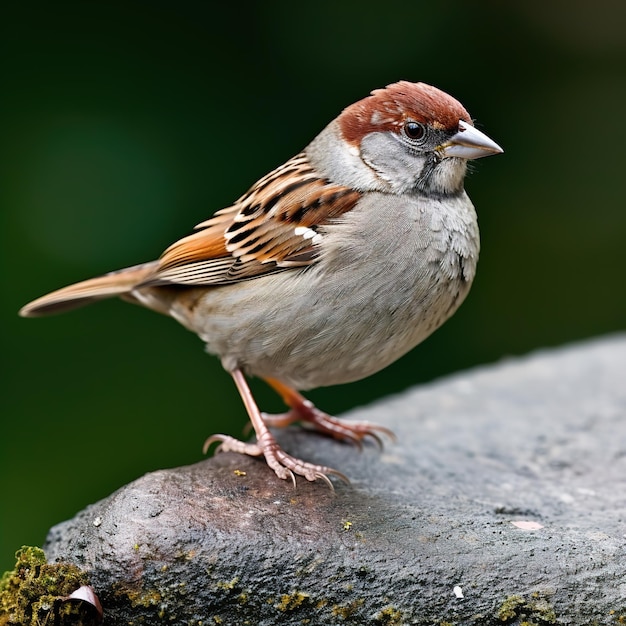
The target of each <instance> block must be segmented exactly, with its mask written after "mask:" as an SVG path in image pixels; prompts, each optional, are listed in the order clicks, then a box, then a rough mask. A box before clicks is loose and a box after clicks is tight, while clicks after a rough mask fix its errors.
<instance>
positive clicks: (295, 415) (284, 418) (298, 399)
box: [262, 378, 395, 448]
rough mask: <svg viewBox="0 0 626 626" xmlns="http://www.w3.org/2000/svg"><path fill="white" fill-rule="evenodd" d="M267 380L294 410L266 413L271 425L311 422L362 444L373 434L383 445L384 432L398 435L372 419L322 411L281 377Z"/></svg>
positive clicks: (318, 428) (321, 430)
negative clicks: (344, 417)
mask: <svg viewBox="0 0 626 626" xmlns="http://www.w3.org/2000/svg"><path fill="white" fill-rule="evenodd" d="M264 380H265V382H266V383H267V384H268V385H270V387H272V388H273V389H274V390H275V391H276V392H277V393H278V395H279V396H280V397H281V398H282V399H283V402H284V403H285V404H286V405H287V406H288V407H289V408H290V411H288V412H287V413H283V414H281V415H268V414H267V413H263V414H262V418H263V421H264V422H265V424H266V425H267V426H287V425H289V424H292V423H294V422H308V423H309V424H311V425H312V426H313V427H314V428H315V429H316V430H319V431H320V432H323V433H325V434H327V435H330V436H331V437H334V438H335V439H342V440H344V441H350V442H352V443H354V444H356V445H357V446H358V447H359V448H360V447H362V441H363V439H365V438H366V437H371V438H372V439H373V440H374V441H375V442H376V443H377V444H378V446H379V447H381V448H382V440H381V438H380V435H386V436H387V437H389V438H390V439H392V440H394V439H395V435H394V434H393V432H391V431H390V430H389V429H388V428H385V427H384V426H377V425H376V424H371V423H370V422H350V421H347V420H340V419H337V418H336V417H333V416H332V415H328V414H327V413H324V412H323V411H320V410H319V409H318V408H316V407H315V405H314V404H313V403H312V402H311V401H310V400H307V399H306V398H305V397H304V396H303V395H301V394H300V393H298V392H297V391H296V390H295V389H292V388H291V387H289V386H288V385H285V384H284V383H282V382H281V381H280V380H276V379H275V378H265V379H264Z"/></svg>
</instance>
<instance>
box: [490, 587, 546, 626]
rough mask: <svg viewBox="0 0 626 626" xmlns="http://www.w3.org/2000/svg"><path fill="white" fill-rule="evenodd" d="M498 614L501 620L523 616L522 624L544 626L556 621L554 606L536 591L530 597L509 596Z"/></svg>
mask: <svg viewBox="0 0 626 626" xmlns="http://www.w3.org/2000/svg"><path fill="white" fill-rule="evenodd" d="M496 616H497V618H498V619H499V620H500V621H501V622H510V621H512V620H514V619H516V618H521V620H522V621H521V622H520V626H543V625H544V624H554V623H555V622H556V612H555V611H554V608H553V607H552V605H551V604H550V603H549V602H548V601H547V599H546V598H544V597H542V596H541V595H540V594H538V593H534V594H533V595H532V596H531V597H530V598H523V597H522V596H518V595H513V596H509V597H508V598H506V600H504V602H503V603H502V604H501V605H500V608H499V609H498V612H497V614H496Z"/></svg>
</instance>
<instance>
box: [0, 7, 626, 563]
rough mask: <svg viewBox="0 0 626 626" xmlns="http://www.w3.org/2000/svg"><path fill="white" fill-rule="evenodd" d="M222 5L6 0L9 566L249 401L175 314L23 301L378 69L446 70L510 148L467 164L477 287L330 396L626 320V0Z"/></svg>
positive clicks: (203, 198) (190, 218)
mask: <svg viewBox="0 0 626 626" xmlns="http://www.w3.org/2000/svg"><path fill="white" fill-rule="evenodd" d="M217 6H218V5H215V4H214V3H209V2H197V3H192V2H176V3H175V2H101V1H94V2H66V1H64V0H60V1H58V2H54V3H50V2H43V1H37V0H35V1H32V2H19V3H18V2H14V3H4V6H3V8H2V9H0V64H1V67H0V79H1V83H0V90H1V92H0V137H1V139H0V219H1V230H0V237H1V238H2V241H1V245H0V253H1V254H2V263H1V268H2V271H1V277H2V307H1V308H0V316H1V325H0V328H1V329H2V330H1V333H2V335H1V342H2V343H1V350H2V353H1V354H2V361H3V373H2V376H1V377H0V385H1V386H2V415H3V420H2V435H1V437H0V463H1V471H0V493H1V494H2V515H1V516H0V524H1V528H0V571H1V570H3V569H8V568H10V567H11V566H12V565H13V553H14V551H15V550H16V549H17V548H18V547H19V546H21V545H22V544H24V543H25V544H41V543H42V542H43V540H44V538H45V534H46V531H47V529H48V528H49V527H50V526H51V525H53V524H55V523H56V522H59V521H61V520H63V519H66V518H69V517H71V516H73V515H74V514H75V513H76V512H77V511H78V510H80V509H82V508H83V507H84V506H86V505H87V504H89V503H90V502H93V501H96V500H98V499H100V498H102V497H104V496H106V495H108V494H109V493H110V492H112V491H113V490H115V489H116V488H118V487H120V486H121V485H123V484H124V483H127V482H129V481H131V480H133V479H134V478H136V477H138V476H140V475H141V474H143V473H145V472H148V471H151V470H155V469H158V468H165V467H171V466H176V465H180V464H188V463H193V462H196V461H198V460H200V459H201V458H202V454H201V446H202V443H203V441H204V439H205V438H206V437H207V436H208V435H210V434H212V433H214V432H223V431H226V432H229V433H232V434H239V433H240V432H241V429H242V427H243V426H244V424H245V421H246V418H245V414H244V410H243V407H242V406H241V403H240V401H239V398H238V396H237V393H236V391H235V389H234V386H233V385H232V384H231V382H230V380H229V377H228V376H227V375H226V374H225V373H224V372H223V371H222V370H221V366H220V365H219V363H218V361H217V360H216V359H214V358H210V357H208V356H206V355H205V354H204V352H203V347H202V344H201V343H200V341H199V340H198V339H197V338H196V337H195V336H193V335H191V334H190V333H188V332H187V331H185V330H184V329H182V328H181V327H179V326H178V325H177V324H176V323H175V322H173V321H172V320H169V319H166V318H164V317H160V316H158V315H156V314H154V313H151V312H148V311H145V310H142V309H140V308H138V307H133V306H130V305H128V304H124V303H121V302H116V301H115V302H114V301H112V302H105V303H102V304H99V305H98V306H93V307H90V308H86V309H82V310H80V311H76V312H74V313H71V314H67V315H63V316H59V317H54V318H47V319H42V320H24V319H20V318H18V317H17V310H18V308H19V307H20V306H21V305H23V304H24V303H26V302H27V301H29V300H31V299H33V298H34V297H36V296H39V295H42V294H43V293H45V292H47V291H49V290H51V289H54V288H57V287H60V286H63V285H65V284H68V283H70V282H73V281H76V280H79V279H82V278H87V277H90V276H92V275H96V274H99V273H102V272H106V271H109V270H113V269H117V268H120V267H124V266H126V265H131V264H135V263H138V262H141V261H145V260H151V259H153V258H155V257H156V256H158V254H159V253H160V252H161V251H162V250H163V249H164V248H165V247H166V246H167V245H168V244H169V243H171V242H172V241H173V240H175V239H177V238H179V237H180V236H183V235H185V234H186V233H188V232H189V230H190V229H191V227H192V226H193V225H195V224H196V223H198V222H200V221H202V220H204V219H206V218H207V217H208V216H209V215H210V214H211V213H212V212H213V211H214V210H216V209H218V208H220V207H223V206H226V205H227V204H228V203H230V202H231V201H232V200H234V199H235V198H237V197H238V196H239V195H240V194H241V193H242V192H243V191H245V190H246V189H247V188H248V186H249V185H251V184H252V183H253V182H254V181H255V180H256V179H257V178H259V177H260V176H261V175H263V174H265V173H266V172H267V171H269V170H270V169H271V168H273V167H275V166H276V165H278V164H280V163H281V162H283V161H284V160H285V159H287V158H288V157H290V156H292V155H293V154H295V153H296V152H298V151H299V150H300V149H301V148H302V147H304V145H306V143H308V141H309V140H310V139H312V138H313V136H314V135H315V134H316V133H317V132H318V131H319V130H321V128H322V127H323V126H324V125H325V124H326V123H327V122H329V121H330V120H331V119H332V118H334V117H335V116H336V115H337V114H338V113H339V112H340V111H341V109H342V108H343V107H344V106H346V105H348V104H349V103H351V102H353V101H355V100H357V99H359V98H361V97H364V96H365V95H366V94H367V93H368V92H369V91H370V90H371V89H373V88H376V87H381V86H384V85H385V84H388V83H390V82H394V81H396V80H398V79H408V80H414V81H419V80H421V81H426V82H430V83H432V84H435V85H437V86H439V87H441V88H443V89H444V90H446V91H448V92H450V93H451V94H453V95H454V96H456V97H458V98H459V99H460V100H461V101H462V102H463V103H464V104H465V106H466V107H467V108H468V109H469V111H470V113H471V114H472V115H473V116H475V118H476V119H477V123H478V127H479V128H481V129H482V130H484V131H485V132H486V133H487V134H488V135H489V136H491V137H492V138H493V139H494V140H495V141H497V142H498V143H500V144H501V145H502V146H503V147H504V148H505V151H506V153H505V155H504V156H498V157H496V158H492V159H485V160H482V161H479V162H478V163H477V164H476V166H475V168H474V169H475V171H474V173H473V174H472V175H471V176H470V177H469V179H468V181H467V188H468V191H469V193H470V196H471V197H472V199H473V200H474V202H475V204H476V206H477V208H478V212H479V216H480V224H481V232H482V241H483V249H482V256H481V261H480V264H479V271H478V277H477V280H476V282H475V284H474V288H473V291H472V293H471V294H470V297H469V299H468V300H467V302H466V303H465V304H464V306H463V307H462V308H461V310H460V312H459V313H458V314H457V315H456V316H455V317H454V318H453V320H452V321H450V322H449V323H448V324H446V325H445V326H444V328H443V329H441V330H440V331H439V332H438V333H436V334H435V335H434V336H433V337H432V338H430V339H429V340H427V341H426V342H425V343H424V344H423V345H422V346H421V347H419V348H417V349H416V350H414V351H413V352H412V353H411V354H410V355H408V356H407V357H405V358H404V359H402V360H401V361H399V362H398V363H396V364H394V365H393V366H391V367H389V368H388V369H387V370H386V371H384V372H382V373H380V374H379V375H377V376H374V377H372V378H371V379H368V380H366V381H363V382H360V383H354V384H352V385H347V386H343V387H338V388H330V389H322V390H318V391H316V392H314V393H312V394H310V395H311V397H312V399H313V400H314V401H316V402H317V403H318V404H320V405H321V406H323V407H324V408H325V409H326V410H328V411H331V412H335V413H341V412H343V411H346V410H348V409H350V408H351V407H354V406H357V405H362V404H366V403H368V402H370V401H373V400H374V399H376V398H380V397H382V396H384V395H386V394H389V393H393V392H399V391H401V390H402V389H405V388H406V387H408V386H410V385H414V384H419V383H424V382H426V381H428V380H431V379H433V378H435V377H438V376H441V375H443V374H446V373H448V372H451V371H455V370H459V369H462V368H467V367H471V366H474V365H477V364H481V363H487V362H493V361H497V360H498V359H501V358H503V357H507V356H510V355H517V354H523V353H525V352H528V351H530V350H533V349H536V348H539V347H546V346H556V345H560V344H564V343H567V342H571V341H575V340H578V339H581V338H587V337H592V336H596V335H601V334H603V333H607V332H611V331H619V330H623V329H624V326H625V323H626V293H625V289H624V270H625V268H626V210H625V206H624V204H625V203H624V177H625V171H626V170H625V167H624V163H625V157H624V149H625V147H626V124H625V123H624V110H625V104H624V103H625V102H626V37H625V36H624V32H625V25H626V19H625V18H626V5H625V4H624V3H623V2H618V1H616V2H608V1H607V0H600V1H596V2H593V3H588V2H586V1H584V0H579V1H578V2H567V3H566V2H563V1H560V2H552V3H548V2H525V3H517V6H516V5H515V3H499V2H475V3H469V2H461V1H456V2H455V1H449V2H440V3H435V2H428V3H425V2H419V1H417V0H414V1H412V2H400V1H398V0H388V1H387V2H384V3H383V4H380V3H375V2H368V1H367V0H362V1H360V2H358V3H357V2H343V3H337V2H328V1H326V0H324V1H319V2H316V3H314V4H313V5H309V4H306V3H294V2H293V1H284V0H283V1H275V2H266V3H257V4H256V5H251V6H249V7H248V8H246V9H244V8H242V7H241V6H240V5H239V3H223V4H220V5H219V10H218V9H217V8H216V7H217ZM254 389H255V391H256V392H257V394H258V400H259V403H260V404H261V405H262V406H263V408H265V409H267V410H278V409H280V408H281V407H280V403H279V401H278V400H277V399H276V398H275V397H274V396H273V394H272V393H271V392H270V391H268V390H266V389H265V388H264V387H262V386H259V385H255V386H254ZM502 417H503V419H506V416H502Z"/></svg>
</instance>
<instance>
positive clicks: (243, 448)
mask: <svg viewBox="0 0 626 626" xmlns="http://www.w3.org/2000/svg"><path fill="white" fill-rule="evenodd" d="M231 376H232V377H233V380H234V381H235V385H237V389H238V390H239V394H240V395H241V399H242V400H243V403H244V405H245V407H246V411H247V412H248V415H249V417H250V422H251V424H252V428H254V432H255V433H256V438H257V440H256V443H245V442H243V441H240V440H239V439H235V438H234V437H230V436H228V435H213V436H211V437H209V438H208V439H207V440H206V441H205V443H204V452H205V454H206V452H207V450H208V449H209V446H210V445H211V444H212V443H214V442H216V441H218V442H220V446H219V448H218V450H220V451H222V452H239V453H240V454H247V455H249V456H261V455H263V456H264V457H265V460H266V461H267V464H268V465H269V466H270V467H271V468H272V469H273V470H274V472H275V473H276V475H277V476H278V477H279V478H282V479H283V480H286V479H287V478H291V480H292V481H293V484H294V486H295V484H296V478H295V475H296V474H297V475H298V476H304V477H305V478H306V479H307V480H311V481H313V480H317V479H318V478H319V479H321V480H323V481H325V482H326V483H327V484H328V485H329V486H330V487H331V489H332V483H331V482H330V479H329V476H336V477H337V478H339V479H340V480H343V481H344V482H346V483H348V482H349V481H348V479H347V478H346V477H345V476H344V475H343V474H342V473H341V472H338V471H337V470H334V469H332V468H330V467H326V466H324V465H315V464H313V463H306V462H305V461H301V460H300V459H296V458H295V457H292V456H290V455H289V454H287V453H286V452H285V451H284V450H283V449H282V448H281V447H280V446H279V445H278V442H277V441H276V439H275V438H274V435H272V433H271V432H270V431H269V429H268V427H267V425H266V424H265V422H264V421H263V417H262V416H261V412H260V411H259V408H258V407H257V405H256V402H255V401H254V398H253V397H252V392H251V391H250V387H249V386H248V383H247V381H246V379H245V377H244V375H243V372H242V371H241V370H240V369H236V370H233V371H232V372H231Z"/></svg>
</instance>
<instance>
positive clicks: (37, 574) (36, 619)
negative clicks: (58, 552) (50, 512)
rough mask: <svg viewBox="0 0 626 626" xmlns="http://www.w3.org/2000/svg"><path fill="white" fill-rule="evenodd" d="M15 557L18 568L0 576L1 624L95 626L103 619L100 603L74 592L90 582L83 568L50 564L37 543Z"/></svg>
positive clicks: (23, 549) (25, 547)
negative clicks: (96, 604) (96, 603)
mask: <svg viewBox="0 0 626 626" xmlns="http://www.w3.org/2000/svg"><path fill="white" fill-rule="evenodd" d="M15 558H16V563H15V569H13V570H12V571H9V572H5V573H4V575H3V576H2V578H1V579H0V626H5V625H8V624H11V625H17V626H40V625H41V624H55V625H58V626H67V625H69V624H72V625H75V626H79V625H81V626H92V625H95V624H98V623H99V622H100V621H101V617H102V616H101V609H100V607H99V603H98V607H97V608H96V606H95V605H94V604H90V602H89V601H84V598H79V597H77V596H74V597H73V596H72V594H73V593H74V592H76V591H77V590H78V589H81V588H83V587H86V585H88V583H89V580H88V579H87V575H86V574H85V573H84V572H83V571H81V570H80V568H78V567H76V566H75V565H70V564H67V563H57V564H49V563H48V562H47V560H46V556H45V554H44V552H43V550H41V549H40V548H36V547H29V546H24V547H22V548H21V549H20V550H18V551H17V552H16V553H15ZM94 597H95V596H94ZM96 602H97V601H96Z"/></svg>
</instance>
